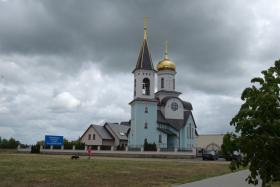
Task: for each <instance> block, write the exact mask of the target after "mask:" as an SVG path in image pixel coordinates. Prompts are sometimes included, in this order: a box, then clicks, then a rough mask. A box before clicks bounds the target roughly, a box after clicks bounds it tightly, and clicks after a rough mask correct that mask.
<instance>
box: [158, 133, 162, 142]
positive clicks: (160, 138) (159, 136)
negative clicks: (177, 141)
mask: <svg viewBox="0 0 280 187" xmlns="http://www.w3.org/2000/svg"><path fill="white" fill-rule="evenodd" d="M158 142H159V143H162V137H161V134H160V135H158Z"/></svg>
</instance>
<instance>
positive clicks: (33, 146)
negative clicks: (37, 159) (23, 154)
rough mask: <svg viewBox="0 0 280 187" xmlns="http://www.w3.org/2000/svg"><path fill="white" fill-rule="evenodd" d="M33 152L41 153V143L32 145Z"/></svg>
mask: <svg viewBox="0 0 280 187" xmlns="http://www.w3.org/2000/svg"><path fill="white" fill-rule="evenodd" d="M31 153H40V145H39V144H36V145H32V146H31Z"/></svg>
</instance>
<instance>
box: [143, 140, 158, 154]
mask: <svg viewBox="0 0 280 187" xmlns="http://www.w3.org/2000/svg"><path fill="white" fill-rule="evenodd" d="M156 150H157V145H156V144H155V142H154V143H148V141H147V139H145V141H144V151H156Z"/></svg>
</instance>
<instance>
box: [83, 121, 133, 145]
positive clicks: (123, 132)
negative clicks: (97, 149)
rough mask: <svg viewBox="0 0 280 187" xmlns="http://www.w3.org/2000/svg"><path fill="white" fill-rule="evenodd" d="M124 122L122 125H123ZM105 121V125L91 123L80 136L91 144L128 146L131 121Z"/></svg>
mask: <svg viewBox="0 0 280 187" xmlns="http://www.w3.org/2000/svg"><path fill="white" fill-rule="evenodd" d="M121 124H122V125H121ZM121 124H118V123H105V124H104V125H103V126H101V125H94V124H91V125H90V126H89V127H88V128H87V130H86V131H85V132H84V133H83V135H82V136H81V138H80V141H81V142H82V143H85V144H86V145H90V146H102V147H111V146H114V147H115V148H120V147H122V148H124V147H125V146H127V141H128V140H127V133H128V131H129V129H130V126H129V122H122V123H121Z"/></svg>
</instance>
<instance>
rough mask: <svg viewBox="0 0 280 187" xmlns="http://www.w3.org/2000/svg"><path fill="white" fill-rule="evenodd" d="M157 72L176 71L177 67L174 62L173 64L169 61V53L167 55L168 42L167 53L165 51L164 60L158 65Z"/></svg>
mask: <svg viewBox="0 0 280 187" xmlns="http://www.w3.org/2000/svg"><path fill="white" fill-rule="evenodd" d="M157 70H158V71H161V70H171V71H176V65H175V63H174V62H172V61H171V60H169V58H168V53H167V41H166V43H165V51H164V59H163V60H161V61H160V62H159V63H158V64H157Z"/></svg>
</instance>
